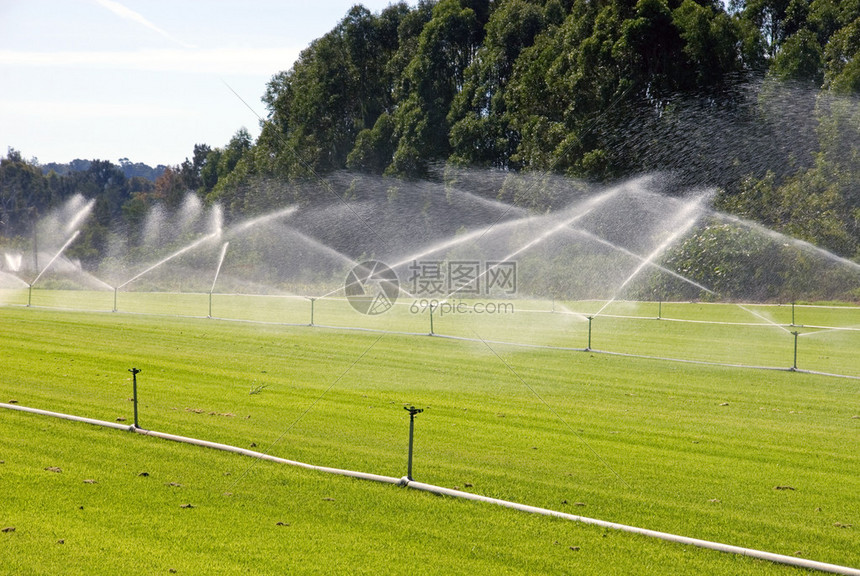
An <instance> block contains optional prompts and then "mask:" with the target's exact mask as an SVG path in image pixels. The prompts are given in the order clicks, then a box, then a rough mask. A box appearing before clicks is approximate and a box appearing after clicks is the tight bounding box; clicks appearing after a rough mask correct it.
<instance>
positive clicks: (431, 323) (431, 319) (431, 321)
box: [430, 302, 436, 336]
mask: <svg viewBox="0 0 860 576" xmlns="http://www.w3.org/2000/svg"><path fill="white" fill-rule="evenodd" d="M435 307H436V306H434V305H433V303H432V302H431V303H430V336H433V335H434V334H435V333H434V332H433V309H434V308H435Z"/></svg>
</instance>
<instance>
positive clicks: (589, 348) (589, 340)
mask: <svg viewBox="0 0 860 576" xmlns="http://www.w3.org/2000/svg"><path fill="white" fill-rule="evenodd" d="M592 320H594V316H589V317H588V346H587V347H586V348H585V349H586V350H591V321H592Z"/></svg>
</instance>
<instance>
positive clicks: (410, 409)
mask: <svg viewBox="0 0 860 576" xmlns="http://www.w3.org/2000/svg"><path fill="white" fill-rule="evenodd" d="M403 409H404V410H406V411H407V412H409V415H410V416H415V415H416V414H421V413H422V412H424V408H416V407H415V406H404V407H403Z"/></svg>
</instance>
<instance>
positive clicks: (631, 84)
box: [0, 0, 860, 258]
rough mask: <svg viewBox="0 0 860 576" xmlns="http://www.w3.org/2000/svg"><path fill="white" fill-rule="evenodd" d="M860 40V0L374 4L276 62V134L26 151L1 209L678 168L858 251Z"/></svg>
mask: <svg viewBox="0 0 860 576" xmlns="http://www.w3.org/2000/svg"><path fill="white" fill-rule="evenodd" d="M858 49H860V0H842V1H839V0H729V1H728V2H721V1H720V0H638V1H633V0H495V1H490V0H439V1H429V0H421V1H419V2H418V3H417V4H416V5H414V6H409V5H408V4H406V3H404V2H399V3H396V4H392V5H390V6H389V7H388V8H386V9H384V10H382V11H381V12H379V13H377V14H374V13H371V12H370V11H368V10H367V9H366V8H364V7H362V6H360V5H356V6H354V7H353V8H352V9H351V10H349V12H348V13H347V14H346V16H345V17H344V18H343V19H342V20H341V21H340V22H339V23H338V24H337V25H336V26H335V27H334V28H333V29H332V30H331V31H329V32H328V33H327V34H325V35H323V36H322V37H321V38H318V39H317V40H315V41H313V42H312V43H311V44H310V45H309V46H308V47H307V48H306V49H305V50H304V51H303V52H302V53H301V55H300V57H299V58H298V60H297V61H296V62H295V63H294V64H293V66H292V68H290V69H289V70H285V71H282V72H279V73H277V74H275V75H274V76H273V77H272V79H271V80H270V82H269V83H268V86H267V89H266V92H265V94H264V95H263V96H262V98H263V101H264V102H265V104H266V107H267V110H268V114H267V117H266V119H265V121H264V122H263V123H262V129H261V133H260V136H259V137H258V138H257V139H256V140H254V139H253V138H251V136H250V134H249V133H248V131H247V130H244V129H242V130H239V131H238V132H237V133H236V134H235V135H234V136H233V137H232V138H231V139H230V141H229V142H228V143H226V144H225V145H223V146H219V147H211V146H209V145H205V144H198V145H195V147H194V149H193V151H192V154H191V156H190V158H188V159H186V161H185V162H183V163H182V164H181V165H179V166H173V167H168V168H167V169H165V170H164V172H163V174H161V176H159V178H158V179H157V180H156V181H155V182H154V183H150V184H146V183H145V182H143V181H142V179H137V178H126V177H125V176H124V175H122V174H121V172H117V167H116V166H113V165H110V164H109V163H104V162H98V161H97V162H93V165H92V166H91V167H90V168H89V169H88V170H86V171H83V172H79V173H71V174H67V175H63V176H61V175H57V174H48V175H45V176H42V175H41V174H40V173H39V172H38V170H37V169H35V167H33V166H32V165H29V164H28V163H27V162H26V161H24V160H23V159H21V158H20V154H19V155H17V156H15V155H14V154H11V153H10V155H9V156H8V157H7V158H5V159H3V160H2V161H0V216H2V214H4V213H8V211H10V210H22V209H27V207H28V206H30V205H32V206H41V205H43V204H45V203H47V204H50V203H52V202H55V201H57V200H58V199H61V198H63V197H64V196H67V195H68V194H69V193H71V192H72V191H79V192H81V193H83V194H85V195H92V196H89V197H95V198H98V204H97V209H96V218H95V223H94V228H96V229H97V228H98V227H99V226H107V224H108V223H109V222H110V220H111V219H112V218H119V219H122V220H123V221H124V222H126V223H127V224H128V225H130V226H133V225H134V224H135V222H139V221H140V220H141V219H142V217H143V215H144V214H145V213H146V210H147V209H148V207H149V206H151V205H152V204H153V203H157V202H161V203H165V204H167V205H171V204H177V203H178V202H180V201H181V198H182V197H183V196H184V195H185V193H186V192H188V191H193V192H194V193H196V194H198V195H199V196H200V197H201V198H203V199H204V200H205V201H206V202H209V203H214V202H219V203H221V204H222V206H223V207H224V209H225V213H226V216H227V217H228V218H230V217H237V216H239V215H246V214H252V213H259V212H262V211H265V210H268V209H271V208H274V207H277V206H281V205H283V204H284V203H285V202H314V201H320V200H330V198H331V192H332V190H331V189H330V188H331V186H336V184H327V183H326V178H327V176H329V175H331V174H334V173H338V172H342V171H349V172H351V173H364V174H372V175H381V176H384V177H387V178H390V179H391V181H392V183H393V184H392V186H394V185H395V184H394V183H397V182H404V181H409V180H410V179H431V180H438V181H447V180H446V179H455V178H456V176H452V174H453V175H455V174H457V170H456V169H457V168H458V167H475V168H480V169H484V170H493V171H497V172H500V173H503V174H504V173H511V174H517V173H524V172H534V173H554V174H563V175H566V176H570V177H572V178H577V179H582V180H585V181H588V182H596V183H602V182H609V181H614V180H617V179H621V178H625V177H629V176H632V175H637V174H641V173H645V172H652V171H663V172H666V173H668V174H671V175H672V176H673V179H674V180H673V181H674V182H677V183H678V184H679V185H681V186H684V187H689V186H713V187H716V188H717V189H718V190H719V193H718V196H717V199H716V204H717V206H718V207H719V208H721V209H724V210H726V211H729V212H732V213H734V214H738V215H740V216H743V217H747V218H750V219H752V220H755V221H758V222H761V223H763V224H765V225H767V226H769V227H772V228H774V229H777V230H781V231H784V232H787V233H789V234H791V235H793V236H796V237H798V238H801V239H804V240H807V241H810V242H812V243H815V244H817V245H819V246H822V247H825V248H827V249H829V250H832V251H834V252H836V253H838V254H840V255H842V256H845V257H849V258H860V149H858V148H860V134H858V131H860V103H858V94H860V56H858V52H860V50H858ZM340 181H342V179H341V180H338V182H340ZM308 183H309V184H311V185H310V186H308V185H307V184H308ZM334 192H335V193H337V194H360V191H354V190H350V189H349V188H348V187H346V188H344V189H337V190H334ZM485 193H486V194H488V195H492V196H494V197H496V198H499V199H502V200H505V201H508V202H515V203H517V204H518V205H519V206H523V207H528V208H530V209H533V210H536V211H544V210H547V209H551V208H554V207H556V206H559V205H562V204H564V202H565V198H564V197H563V195H562V196H559V194H558V193H557V190H556V189H555V188H552V189H551V190H550V189H549V188H548V189H546V190H543V189H541V187H540V186H539V185H536V186H532V187H529V188H528V189H525V190H523V189H521V188H517V187H515V186H512V187H510V188H506V187H502V188H501V189H499V190H492V191H486V192H485ZM40 203H41V204H40ZM6 220H8V219H6V218H4V221H6ZM8 226H9V225H8V224H7V228H5V229H4V228H2V227H0V234H4V235H8V234H10V233H12V232H15V231H14V230H10V229H9V228H8ZM91 236H92V238H91V242H92V249H93V250H98V237H99V234H98V232H97V231H95V232H93V233H92V234H91Z"/></svg>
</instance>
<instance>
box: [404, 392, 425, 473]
mask: <svg viewBox="0 0 860 576" xmlns="http://www.w3.org/2000/svg"><path fill="white" fill-rule="evenodd" d="M403 409H404V410H406V411H407V412H409V461H408V464H407V467H406V478H407V480H409V481H412V438H413V436H414V434H415V415H416V414H421V413H422V412H424V409H423V408H416V407H415V406H409V407H406V406H404V407H403Z"/></svg>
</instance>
